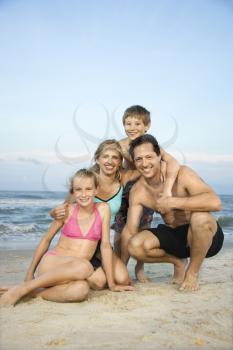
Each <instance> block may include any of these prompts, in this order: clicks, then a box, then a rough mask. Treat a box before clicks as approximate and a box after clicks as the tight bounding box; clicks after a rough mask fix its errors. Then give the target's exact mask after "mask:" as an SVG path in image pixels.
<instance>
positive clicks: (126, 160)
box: [119, 139, 135, 169]
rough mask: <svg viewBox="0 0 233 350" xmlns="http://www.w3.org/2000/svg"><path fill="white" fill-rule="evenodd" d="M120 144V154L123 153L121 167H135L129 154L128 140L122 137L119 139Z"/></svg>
mask: <svg viewBox="0 0 233 350" xmlns="http://www.w3.org/2000/svg"><path fill="white" fill-rule="evenodd" d="M119 144H120V145H121V149H122V154H123V158H124V160H123V168H124V169H135V165H134V162H133V160H132V158H131V156H130V154H129V141H128V139H122V140H120V141H119Z"/></svg>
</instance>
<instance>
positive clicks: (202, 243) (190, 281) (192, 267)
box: [180, 213, 217, 291]
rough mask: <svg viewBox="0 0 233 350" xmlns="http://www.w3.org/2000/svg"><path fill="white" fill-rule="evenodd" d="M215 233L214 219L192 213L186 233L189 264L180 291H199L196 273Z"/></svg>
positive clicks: (206, 215) (206, 214) (203, 214)
mask: <svg viewBox="0 0 233 350" xmlns="http://www.w3.org/2000/svg"><path fill="white" fill-rule="evenodd" d="M216 231H217V224H216V221H215V219H214V218H213V217H212V216H211V215H210V214H209V213H193V214H192V216H191V220H190V227H189V232H188V243H189V247H190V263H189V265H188V268H187V271H186V273H185V278H184V281H183V283H182V285H181V287H180V290H181V291H196V290H198V289H199V283H198V273H199V270H200V267H201V265H202V262H203V260H204V259H205V257H206V254H207V252H208V250H209V248H210V246H211V244H212V240H213V236H214V235H215V233H216Z"/></svg>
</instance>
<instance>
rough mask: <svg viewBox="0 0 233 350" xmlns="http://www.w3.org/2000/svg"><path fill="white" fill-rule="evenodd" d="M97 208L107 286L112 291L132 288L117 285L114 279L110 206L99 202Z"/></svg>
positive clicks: (130, 287)
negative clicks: (99, 215) (100, 219)
mask: <svg viewBox="0 0 233 350" xmlns="http://www.w3.org/2000/svg"><path fill="white" fill-rule="evenodd" d="M98 208H99V209H100V211H101V214H102V215H101V216H102V239H101V245H100V252H101V258H102V259H101V260H102V265H103V269H104V272H105V274H106V279H107V284H108V287H109V289H110V290H111V291H113V292H121V291H124V290H132V286H121V285H117V284H116V283H115V281H114V274H113V254H112V247H111V244H110V208H109V206H108V204H107V203H101V204H99V206H98Z"/></svg>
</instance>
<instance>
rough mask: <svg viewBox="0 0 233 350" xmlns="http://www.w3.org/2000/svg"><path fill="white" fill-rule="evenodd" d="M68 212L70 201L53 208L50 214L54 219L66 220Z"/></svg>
mask: <svg viewBox="0 0 233 350" xmlns="http://www.w3.org/2000/svg"><path fill="white" fill-rule="evenodd" d="M67 214H68V203H64V204H62V205H59V206H58V207H56V208H54V209H53V210H51V212H50V215H51V216H52V218H53V219H54V220H64V218H65V217H66V216H67Z"/></svg>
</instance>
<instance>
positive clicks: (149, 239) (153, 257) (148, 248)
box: [128, 230, 186, 284]
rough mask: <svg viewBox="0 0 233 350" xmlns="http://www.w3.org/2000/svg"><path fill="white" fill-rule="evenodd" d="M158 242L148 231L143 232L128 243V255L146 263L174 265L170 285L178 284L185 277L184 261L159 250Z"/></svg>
mask: <svg viewBox="0 0 233 350" xmlns="http://www.w3.org/2000/svg"><path fill="white" fill-rule="evenodd" d="M159 246H160V244H159V240H158V238H157V237H156V236H154V235H153V234H152V233H151V232H150V231H147V230H144V231H142V232H140V233H138V234H137V235H135V236H134V237H133V238H132V239H131V240H130V242H129V247H128V248H129V253H130V255H131V256H133V257H134V258H136V259H138V260H140V261H143V262H147V263H164V262H165V263H170V264H173V265H174V275H173V278H172V280H171V282H172V283H175V284H180V283H182V282H183V279H184V275H185V266H186V259H179V258H176V257H175V256H172V255H169V254H167V253H166V252H165V251H164V250H163V249H160V248H159Z"/></svg>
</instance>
